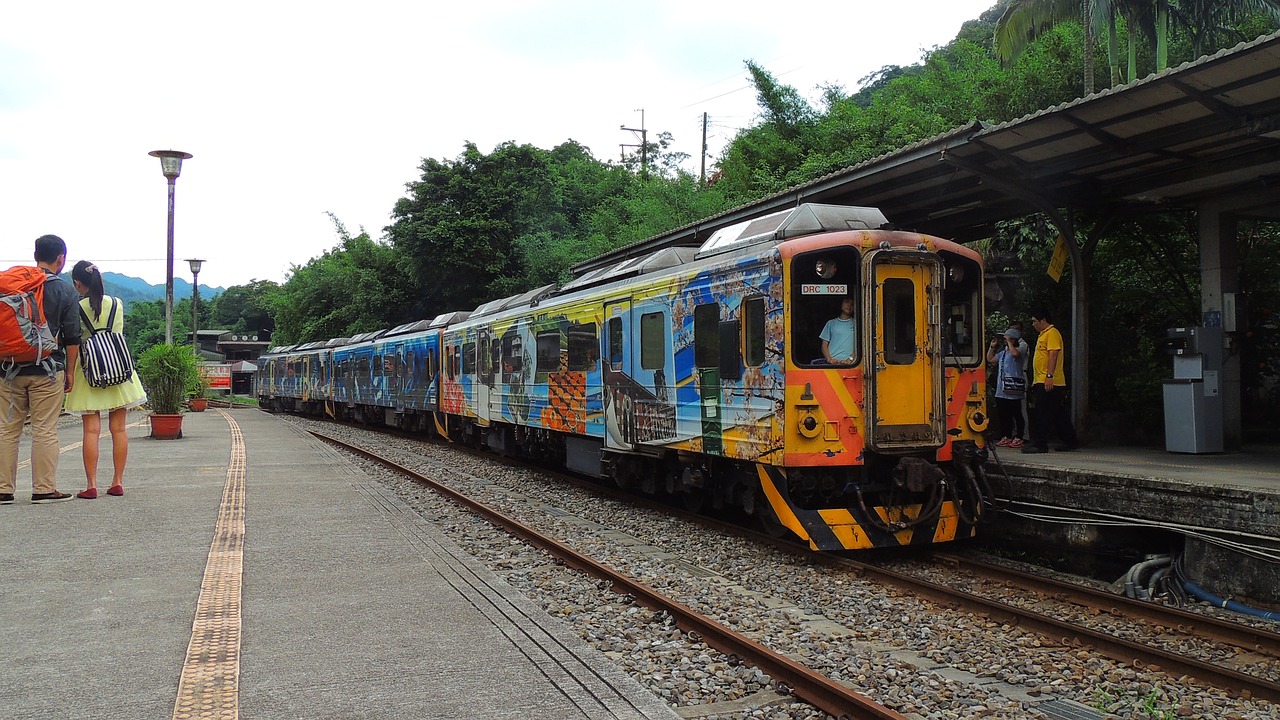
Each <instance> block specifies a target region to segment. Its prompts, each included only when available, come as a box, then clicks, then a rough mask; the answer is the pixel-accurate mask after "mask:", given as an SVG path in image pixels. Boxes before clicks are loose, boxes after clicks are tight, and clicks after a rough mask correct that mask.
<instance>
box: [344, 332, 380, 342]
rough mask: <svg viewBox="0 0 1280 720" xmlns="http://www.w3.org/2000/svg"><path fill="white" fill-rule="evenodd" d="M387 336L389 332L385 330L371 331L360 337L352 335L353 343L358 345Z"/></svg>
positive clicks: (361, 334)
mask: <svg viewBox="0 0 1280 720" xmlns="http://www.w3.org/2000/svg"><path fill="white" fill-rule="evenodd" d="M386 334H387V331H386V330H385V329H383V330H370V331H369V332H364V333H360V334H359V335H352V336H351V342H353V343H358V342H368V341H369V340H377V339H378V338H380V337H382V336H383V335H386Z"/></svg>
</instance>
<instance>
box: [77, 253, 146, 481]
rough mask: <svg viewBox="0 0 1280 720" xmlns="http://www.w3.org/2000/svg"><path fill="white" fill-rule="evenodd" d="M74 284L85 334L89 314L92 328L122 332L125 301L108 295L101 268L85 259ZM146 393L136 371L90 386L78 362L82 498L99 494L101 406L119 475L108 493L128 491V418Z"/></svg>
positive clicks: (144, 399)
mask: <svg viewBox="0 0 1280 720" xmlns="http://www.w3.org/2000/svg"><path fill="white" fill-rule="evenodd" d="M71 283H72V284H73V285H75V288H76V292H78V293H80V297H81V300H80V309H81V311H82V316H81V318H80V333H81V337H83V338H85V339H88V337H89V332H90V329H91V328H90V327H89V326H88V325H85V318H86V317H87V318H88V319H89V322H90V323H91V324H92V325H93V328H99V329H105V330H108V331H111V332H120V333H122V332H124V303H122V302H120V299H119V298H113V297H105V296H104V295H103V288H102V273H100V272H98V266H97V265H94V264H93V263H91V262H88V261H87V260H81V261H80V262H78V263H76V266H75V267H74V268H72V270H71ZM113 308H114V309H115V318H114V320H113V321H112V323H111V327H109V328H107V327H105V325H106V323H107V320H108V319H109V318H111V310H112V309H113ZM146 400H147V394H146V392H145V391H144V390H143V389H142V383H141V382H140V381H139V380H138V374H137V373H136V372H135V373H134V374H133V377H131V378H129V379H128V380H127V381H125V382H123V383H120V384H119V385H111V386H109V387H102V388H96V387H92V386H90V385H89V382H88V381H87V380H85V378H84V369H83V368H82V367H81V363H77V364H76V369H75V381H74V382H73V383H72V385H71V392H69V393H67V399H66V405H65V407H66V410H67V412H70V413H78V414H79V415H80V419H81V421H82V422H83V425H84V444H83V446H82V455H83V457H84V474H85V477H86V478H87V479H88V486H87V487H86V488H85V490H84V491H82V492H79V493H76V497H78V498H81V499H82V500H95V499H97V497H98V433H100V432H101V431H102V417H101V415H99V413H100V412H102V411H103V410H106V411H107V415H108V421H107V422H108V426H109V428H110V429H111V460H112V464H113V466H114V468H115V473H114V474H113V475H112V477H111V487H109V488H107V494H108V495H116V496H119V495H124V464H125V461H126V460H127V459H128V457H129V435H128V433H126V432H125V417H126V416H127V415H128V414H129V408H133V407H137V406H139V405H141V404H142V403H144V402H146Z"/></svg>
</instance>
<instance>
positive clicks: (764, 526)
mask: <svg viewBox="0 0 1280 720" xmlns="http://www.w3.org/2000/svg"><path fill="white" fill-rule="evenodd" d="M754 517H755V521H756V524H757V525H759V526H760V531H761V532H763V533H764V534H766V535H768V536H769V537H775V538H780V537H783V536H785V535H786V534H787V533H788V532H790V530H788V529H787V526H786V525H783V524H782V520H780V519H778V513H776V512H774V511H773V506H772V505H770V504H769V503H767V502H763V503H756V512H755V515H754Z"/></svg>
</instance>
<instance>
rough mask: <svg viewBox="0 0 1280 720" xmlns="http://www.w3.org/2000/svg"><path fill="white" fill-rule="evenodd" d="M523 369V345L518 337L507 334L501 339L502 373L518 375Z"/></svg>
mask: <svg viewBox="0 0 1280 720" xmlns="http://www.w3.org/2000/svg"><path fill="white" fill-rule="evenodd" d="M523 369H524V343H523V342H521V340H520V336H519V335H517V334H515V333H514V332H509V333H507V334H506V335H504V336H503V337H502V371H503V372H504V373H518V372H520V371H521V370H523Z"/></svg>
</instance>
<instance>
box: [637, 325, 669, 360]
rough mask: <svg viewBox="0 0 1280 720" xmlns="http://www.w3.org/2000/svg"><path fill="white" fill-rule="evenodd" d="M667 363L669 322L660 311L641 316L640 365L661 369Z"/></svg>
mask: <svg viewBox="0 0 1280 720" xmlns="http://www.w3.org/2000/svg"><path fill="white" fill-rule="evenodd" d="M666 363H667V322H666V315H664V314H663V313H660V312H655V313H645V314H644V315H641V316H640V367H641V369H643V370H661V369H662V368H663V366H664V365H666Z"/></svg>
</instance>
